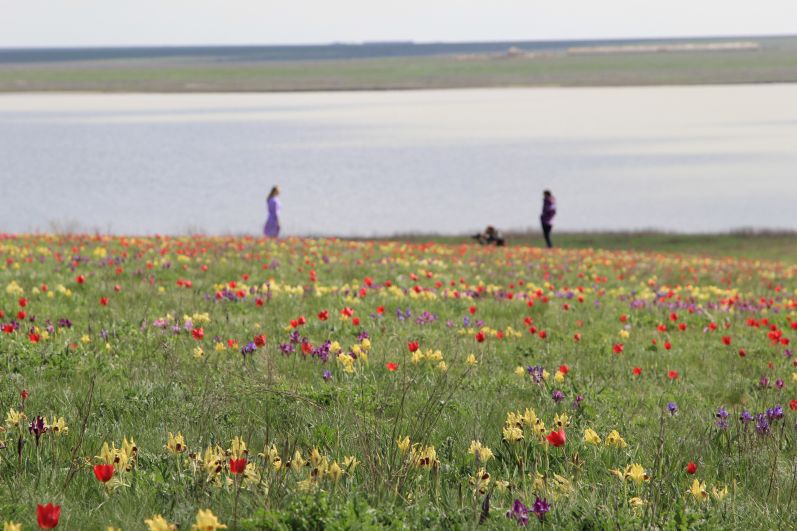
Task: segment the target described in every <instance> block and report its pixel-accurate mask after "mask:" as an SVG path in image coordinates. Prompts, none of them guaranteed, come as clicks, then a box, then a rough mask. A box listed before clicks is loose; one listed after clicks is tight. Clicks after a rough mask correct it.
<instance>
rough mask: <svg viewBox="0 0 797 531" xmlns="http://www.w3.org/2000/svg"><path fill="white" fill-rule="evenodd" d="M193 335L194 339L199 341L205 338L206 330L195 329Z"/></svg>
mask: <svg viewBox="0 0 797 531" xmlns="http://www.w3.org/2000/svg"><path fill="white" fill-rule="evenodd" d="M191 335H192V336H194V339H196V340H197V341H199V340H200V339H202V338H203V337H205V329H204V328H201V327H200V328H194V329H193V330H191Z"/></svg>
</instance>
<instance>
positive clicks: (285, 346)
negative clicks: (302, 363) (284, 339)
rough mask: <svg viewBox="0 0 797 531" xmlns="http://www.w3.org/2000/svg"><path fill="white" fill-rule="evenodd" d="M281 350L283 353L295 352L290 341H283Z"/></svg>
mask: <svg viewBox="0 0 797 531" xmlns="http://www.w3.org/2000/svg"><path fill="white" fill-rule="evenodd" d="M280 350H281V351H282V353H283V354H293V345H292V344H290V343H281V344H280Z"/></svg>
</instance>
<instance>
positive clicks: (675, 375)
mask: <svg viewBox="0 0 797 531" xmlns="http://www.w3.org/2000/svg"><path fill="white" fill-rule="evenodd" d="M667 378H669V379H670V380H675V379H677V378H678V371H670V372H668V373H667Z"/></svg>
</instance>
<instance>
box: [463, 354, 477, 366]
mask: <svg viewBox="0 0 797 531" xmlns="http://www.w3.org/2000/svg"><path fill="white" fill-rule="evenodd" d="M465 362H466V363H467V364H468V365H470V366H471V367H473V366H475V365H476V364H477V363H478V361H476V356H474V355H473V354H469V355H468V359H467V360H465Z"/></svg>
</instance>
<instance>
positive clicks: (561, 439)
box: [546, 428, 567, 448]
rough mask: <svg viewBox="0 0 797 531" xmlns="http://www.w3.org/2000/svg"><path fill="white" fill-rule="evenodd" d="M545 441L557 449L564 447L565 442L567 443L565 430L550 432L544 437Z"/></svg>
mask: <svg viewBox="0 0 797 531" xmlns="http://www.w3.org/2000/svg"><path fill="white" fill-rule="evenodd" d="M546 440H547V441H548V442H549V443H550V444H551V446H555V447H557V448H558V447H559V446H564V444H565V442H567V436H566V435H565V430H564V429H562V428H559V430H558V431H552V432H551V433H550V434H548V436H547V437H546Z"/></svg>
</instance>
